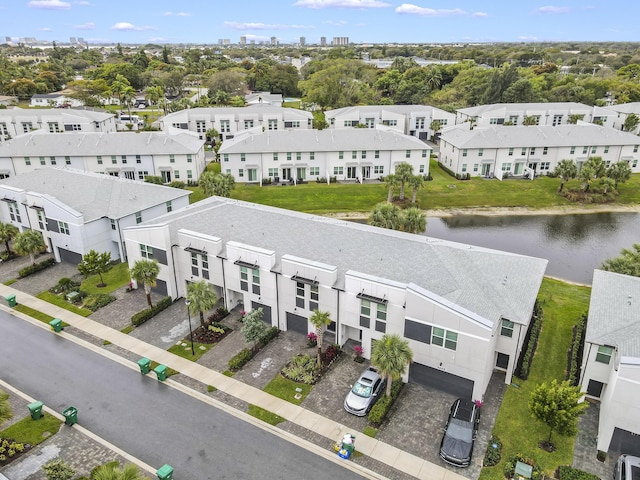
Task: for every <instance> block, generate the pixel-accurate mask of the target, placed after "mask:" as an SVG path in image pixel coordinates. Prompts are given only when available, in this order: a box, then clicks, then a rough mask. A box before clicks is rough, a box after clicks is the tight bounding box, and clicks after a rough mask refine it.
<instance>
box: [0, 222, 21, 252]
mask: <svg viewBox="0 0 640 480" xmlns="http://www.w3.org/2000/svg"><path fill="white" fill-rule="evenodd" d="M18 233H20V230H18V227H16V226H15V225H12V224H10V223H0V242H4V246H5V248H6V249H7V253H8V254H9V255H11V254H12V252H11V248H9V242H10V241H11V240H12V239H13V238H15V236H16V235H18Z"/></svg>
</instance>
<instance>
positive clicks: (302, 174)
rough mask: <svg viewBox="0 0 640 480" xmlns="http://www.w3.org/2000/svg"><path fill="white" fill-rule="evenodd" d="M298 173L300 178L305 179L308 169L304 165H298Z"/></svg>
mask: <svg viewBox="0 0 640 480" xmlns="http://www.w3.org/2000/svg"><path fill="white" fill-rule="evenodd" d="M296 175H297V176H298V180H304V179H305V178H307V169H306V168H304V167H297V168H296Z"/></svg>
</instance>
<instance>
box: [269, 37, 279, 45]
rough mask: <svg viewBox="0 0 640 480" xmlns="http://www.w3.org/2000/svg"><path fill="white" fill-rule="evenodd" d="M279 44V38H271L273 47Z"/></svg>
mask: <svg viewBox="0 0 640 480" xmlns="http://www.w3.org/2000/svg"><path fill="white" fill-rule="evenodd" d="M277 44H278V38H277V37H271V45H277Z"/></svg>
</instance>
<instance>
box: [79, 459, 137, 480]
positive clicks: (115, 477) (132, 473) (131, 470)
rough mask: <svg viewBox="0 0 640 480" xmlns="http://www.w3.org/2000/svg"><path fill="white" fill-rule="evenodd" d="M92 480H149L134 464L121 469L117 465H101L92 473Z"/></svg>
mask: <svg viewBox="0 0 640 480" xmlns="http://www.w3.org/2000/svg"><path fill="white" fill-rule="evenodd" d="M91 480H148V477H146V476H144V475H143V474H142V473H140V471H139V470H138V467H136V466H135V465H134V464H132V463H129V464H127V465H125V466H124V467H122V468H120V467H119V466H118V464H117V463H107V464H105V465H100V466H99V467H97V468H96V469H95V470H94V471H93V472H92V473H91Z"/></svg>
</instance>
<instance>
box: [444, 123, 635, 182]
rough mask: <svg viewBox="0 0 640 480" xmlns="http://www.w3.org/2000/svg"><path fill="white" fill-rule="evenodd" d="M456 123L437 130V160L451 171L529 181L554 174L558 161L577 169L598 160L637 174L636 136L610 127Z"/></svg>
mask: <svg viewBox="0 0 640 480" xmlns="http://www.w3.org/2000/svg"><path fill="white" fill-rule="evenodd" d="M469 127H470V124H469V123H465V124H462V125H456V126H455V127H453V128H449V129H447V130H445V131H443V132H442V136H441V137H440V157H439V160H440V162H441V163H443V164H444V165H445V166H446V167H447V168H449V169H450V170H452V171H453V172H454V173H459V174H461V175H463V174H464V175H466V174H470V175H471V176H483V177H491V176H495V177H496V178H500V179H502V178H503V177H504V176H505V175H509V176H517V177H526V176H528V177H531V176H532V175H533V174H535V175H546V174H547V173H549V172H551V171H553V170H554V169H555V167H556V165H557V164H558V162H559V161H560V160H562V159H572V160H574V161H575V162H576V163H577V165H578V168H580V166H581V165H582V163H583V162H585V161H586V160H587V159H588V158H589V157H593V156H598V157H602V159H603V160H604V161H605V162H606V164H607V166H609V165H611V164H613V163H617V162H621V161H624V162H628V163H629V166H630V167H631V170H632V172H634V173H638V172H640V165H639V164H638V160H640V152H638V146H639V145H640V137H637V136H636V135H632V134H630V133H627V132H621V131H619V130H614V129H612V128H607V127H601V126H599V125H593V124H587V123H584V122H579V124H578V125H558V126H555V127H553V126H526V127H525V126H519V127H515V126H514V127H495V126H494V127H475V128H473V129H470V128H469Z"/></svg>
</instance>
